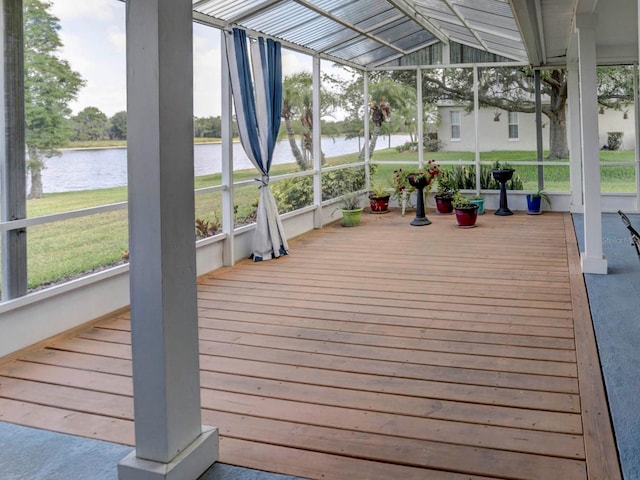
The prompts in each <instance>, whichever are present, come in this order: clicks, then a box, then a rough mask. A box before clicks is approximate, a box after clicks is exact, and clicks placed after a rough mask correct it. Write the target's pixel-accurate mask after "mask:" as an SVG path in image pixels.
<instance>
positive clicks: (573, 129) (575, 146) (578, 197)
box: [567, 62, 584, 213]
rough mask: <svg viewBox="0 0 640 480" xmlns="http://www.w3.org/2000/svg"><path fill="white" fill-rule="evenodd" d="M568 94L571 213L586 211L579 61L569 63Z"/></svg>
mask: <svg viewBox="0 0 640 480" xmlns="http://www.w3.org/2000/svg"><path fill="white" fill-rule="evenodd" d="M567 95H568V97H569V98H568V100H569V131H570V139H569V141H570V147H569V179H570V180H569V185H570V189H571V205H570V207H569V208H570V210H571V213H584V205H583V203H582V131H581V123H580V78H579V76H578V62H570V63H569V64H568V65H567Z"/></svg>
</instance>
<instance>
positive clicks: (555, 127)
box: [396, 67, 569, 158]
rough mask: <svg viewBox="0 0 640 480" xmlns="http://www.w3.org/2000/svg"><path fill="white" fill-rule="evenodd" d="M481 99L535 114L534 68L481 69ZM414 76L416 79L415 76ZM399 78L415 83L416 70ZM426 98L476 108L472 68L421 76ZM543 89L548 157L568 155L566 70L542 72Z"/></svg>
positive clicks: (484, 104)
mask: <svg viewBox="0 0 640 480" xmlns="http://www.w3.org/2000/svg"><path fill="white" fill-rule="evenodd" d="M478 76H479V84H478V101H479V105H480V106H481V107H484V108H487V107H488V108H496V109H500V110H506V111H510V112H523V113H535V96H534V92H535V87H534V82H533V71H532V70H531V69H529V68H528V67H484V68H481V69H480V70H479V75H478ZM412 77H413V79H412ZM396 78H397V79H403V81H404V82H406V83H411V84H415V75H414V74H413V72H411V74H407V73H406V72H398V73H397V74H396ZM422 88H423V98H424V101H425V102H427V103H428V104H439V103H441V102H445V101H452V102H456V103H464V104H465V105H466V108H467V110H469V111H471V110H472V109H473V90H474V89H473V70H472V69H471V68H454V69H441V70H440V69H438V70H433V71H430V72H426V73H425V74H424V75H423V76H422ZM541 91H542V94H543V95H544V96H546V98H547V99H548V102H543V104H542V113H543V114H545V115H546V116H547V117H549V125H550V127H549V135H550V142H549V145H550V148H549V158H566V157H568V156H569V147H568V144H567V134H566V128H567V124H566V108H565V107H566V103H567V81H566V74H565V71H564V70H551V71H543V72H541Z"/></svg>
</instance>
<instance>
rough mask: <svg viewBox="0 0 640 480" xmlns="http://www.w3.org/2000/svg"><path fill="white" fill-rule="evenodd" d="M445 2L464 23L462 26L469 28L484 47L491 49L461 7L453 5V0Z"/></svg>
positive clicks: (444, 0)
mask: <svg viewBox="0 0 640 480" xmlns="http://www.w3.org/2000/svg"><path fill="white" fill-rule="evenodd" d="M443 2H444V4H445V5H446V6H447V7H448V8H449V10H451V12H452V13H453V14H454V15H455V16H456V18H457V19H458V20H459V21H460V22H461V23H462V26H463V27H465V28H466V29H467V30H469V33H471V35H473V37H474V38H475V39H476V40H477V41H478V43H479V44H480V45H482V47H483V48H484V49H485V50H487V51H489V47H487V44H486V43H485V41H484V40H483V39H482V37H480V35H478V33H477V32H476V29H475V28H473V27H471V25H469V23H468V22H467V19H466V18H465V16H464V15H463V14H462V12H461V11H460V9H459V8H458V7H456V6H455V5H453V4H452V3H451V0H443Z"/></svg>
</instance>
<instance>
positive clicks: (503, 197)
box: [491, 168, 515, 216]
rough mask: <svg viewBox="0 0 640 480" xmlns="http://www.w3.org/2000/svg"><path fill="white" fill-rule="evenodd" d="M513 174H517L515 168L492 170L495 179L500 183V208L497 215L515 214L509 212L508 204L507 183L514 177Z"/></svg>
mask: <svg viewBox="0 0 640 480" xmlns="http://www.w3.org/2000/svg"><path fill="white" fill-rule="evenodd" d="M513 172H515V170H514V169H513V168H493V169H491V175H493V178H495V179H496V180H497V181H498V182H500V208H498V210H496V213H495V214H496V215H502V216H506V215H513V212H512V211H511V210H509V205H508V204H507V182H508V181H509V180H511V177H513Z"/></svg>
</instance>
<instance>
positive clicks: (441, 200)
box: [436, 195, 453, 213]
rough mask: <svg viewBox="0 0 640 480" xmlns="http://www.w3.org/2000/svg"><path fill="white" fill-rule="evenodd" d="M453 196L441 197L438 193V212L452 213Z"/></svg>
mask: <svg viewBox="0 0 640 480" xmlns="http://www.w3.org/2000/svg"><path fill="white" fill-rule="evenodd" d="M452 201H453V198H452V197H441V196H440V195H436V209H437V210H438V213H451V212H453V204H452V203H451V202H452Z"/></svg>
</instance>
